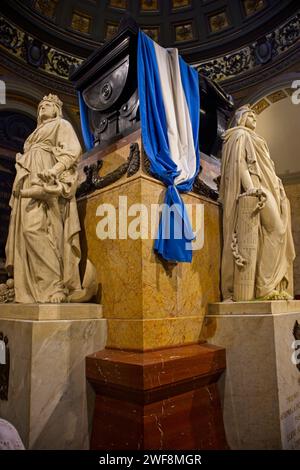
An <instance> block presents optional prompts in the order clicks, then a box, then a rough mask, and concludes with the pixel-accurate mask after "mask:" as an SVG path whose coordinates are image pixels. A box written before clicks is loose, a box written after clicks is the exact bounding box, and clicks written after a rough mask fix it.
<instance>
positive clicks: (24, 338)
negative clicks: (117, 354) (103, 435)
mask: <svg viewBox="0 0 300 470" xmlns="http://www.w3.org/2000/svg"><path fill="white" fill-rule="evenodd" d="M0 332H2V333H3V335H4V336H7V338H8V347H9V356H10V358H9V363H10V367H9V369H10V370H9V384H8V400H0V417H1V418H4V419H6V420H8V421H10V422H11V423H12V424H13V425H14V426H15V427H16V428H17V430H18V432H19V434H20V436H21V439H22V441H23V443H24V445H25V447H26V449H64V450H68V449H88V448H89V430H90V429H89V428H90V423H91V417H92V413H93V408H94V393H93V391H92V389H91V387H90V386H89V384H87V383H86V378H85V357H86V356H87V355H88V354H91V353H92V352H94V351H97V350H99V349H102V348H104V347H105V341H106V320H104V319H103V318H102V309H101V306H100V305H89V304H74V305H72V304H63V305H53V304H43V305H36V304H35V305H29V304H26V305H22V304H5V305H3V304H2V305H0ZM1 367H4V366H1ZM1 367H0V368H1ZM0 379H2V377H1V376H0Z"/></svg>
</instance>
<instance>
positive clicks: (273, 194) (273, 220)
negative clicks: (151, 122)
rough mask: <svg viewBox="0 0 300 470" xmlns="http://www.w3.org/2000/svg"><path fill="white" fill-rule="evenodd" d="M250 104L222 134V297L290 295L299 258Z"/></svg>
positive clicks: (279, 184) (285, 204) (280, 187)
mask: <svg viewBox="0 0 300 470" xmlns="http://www.w3.org/2000/svg"><path fill="white" fill-rule="evenodd" d="M255 129H256V115H255V113H254V111H253V110H251V108H250V107H249V106H248V105H246V106H242V107H241V108H239V109H238V110H237V111H236V114H235V122H234V127H232V128H230V129H228V130H227V131H226V132H225V134H224V143H223V150H222V168H221V184H220V201H221V203H222V204H223V254H222V274H221V280H222V294H223V300H224V301H230V300H235V301H243V300H244V301H245V300H254V299H263V300H275V299H289V298H292V291H293V277H292V266H293V260H294V258H295V251H294V244H293V239H292V233H291V215H290V205H289V201H288V199H287V197H286V194H285V191H284V188H283V185H282V182H281V180H280V179H279V178H278V177H277V176H276V173H275V169H274V163H273V161H272V160H271V158H270V154H269V149H268V146H267V143H266V141H265V140H264V139H263V138H262V137H260V136H259V135H257V134H256V132H255Z"/></svg>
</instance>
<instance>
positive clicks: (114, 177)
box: [76, 142, 140, 197]
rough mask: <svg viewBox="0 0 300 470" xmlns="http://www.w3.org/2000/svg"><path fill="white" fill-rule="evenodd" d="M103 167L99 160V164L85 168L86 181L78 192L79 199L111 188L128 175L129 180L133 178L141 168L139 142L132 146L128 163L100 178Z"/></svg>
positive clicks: (101, 161)
mask: <svg viewBox="0 0 300 470" xmlns="http://www.w3.org/2000/svg"><path fill="white" fill-rule="evenodd" d="M102 166H103V160H98V161H97V163H94V164H92V165H88V166H85V167H84V173H85V174H86V180H85V181H84V182H83V183H81V185H80V186H79V188H78V190H77V194H76V195H77V197H81V196H85V195H87V194H90V193H92V192H93V191H96V189H102V188H105V187H106V186H109V185H110V184H112V183H115V182H116V181H118V180H119V179H120V178H122V176H124V175H127V178H129V177H130V176H133V175H134V174H135V173H137V171H138V170H139V168H140V149H139V144H138V143H137V142H135V143H133V144H131V145H130V152H129V156H128V158H127V161H126V162H125V163H123V164H122V165H120V166H119V167H118V168H117V169H116V170H114V171H111V172H110V173H108V174H107V175H105V176H100V175H99V171H100V170H101V168H102Z"/></svg>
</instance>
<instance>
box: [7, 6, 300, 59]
mask: <svg viewBox="0 0 300 470" xmlns="http://www.w3.org/2000/svg"><path fill="white" fill-rule="evenodd" d="M0 9H1V10H2V12H3V13H4V14H7V15H8V16H9V17H10V18H11V19H12V20H14V21H15V23H17V24H18V25H19V26H22V27H23V28H24V29H25V30H27V31H30V32H31V34H32V35H34V36H35V37H37V38H39V39H40V40H42V41H45V42H47V43H48V44H52V45H53V46H56V47H59V48H60V49H63V50H64V51H66V52H69V53H72V54H74V55H75V56H79V57H86V56H88V55H89V54H90V53H91V51H92V50H93V49H95V47H97V46H98V45H99V44H102V43H103V42H105V41H106V40H107V39H110V38H111V37H112V36H113V35H114V34H116V32H117V29H118V24H119V22H120V20H121V18H122V16H123V15H124V14H125V13H126V12H127V13H129V14H130V15H132V16H133V18H134V19H135V20H136V21H137V23H138V24H139V25H140V27H141V28H142V29H143V30H144V31H145V32H146V33H147V34H148V35H149V36H151V37H152V38H153V39H154V40H155V41H157V42H159V43H160V44H161V45H163V46H176V47H178V48H179V50H180V51H181V53H182V54H183V55H185V56H186V57H187V58H188V59H189V60H190V61H193V60H198V59H199V58H207V57H213V56H215V55H217V54H220V53H223V52H226V51H229V50H232V49H233V48H236V47H239V46H240V45H242V44H244V43H246V42H249V41H251V40H252V39H256V38H257V37H258V36H259V35H262V34H264V33H266V32H267V30H268V29H271V28H272V27H274V26H276V25H277V24H278V23H279V22H280V21H282V20H283V19H284V18H287V17H288V16H289V15H291V14H292V13H294V12H295V11H296V10H297V9H299V1H298V0H231V1H230V0H227V1H226V0H22V1H21V0H2V2H1V7H0Z"/></svg>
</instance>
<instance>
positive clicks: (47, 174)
mask: <svg viewBox="0 0 300 470" xmlns="http://www.w3.org/2000/svg"><path fill="white" fill-rule="evenodd" d="M38 177H39V178H40V179H41V180H42V181H43V182H44V183H54V182H55V180H56V177H57V173H56V171H55V170H53V168H51V169H50V170H44V171H41V173H38Z"/></svg>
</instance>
